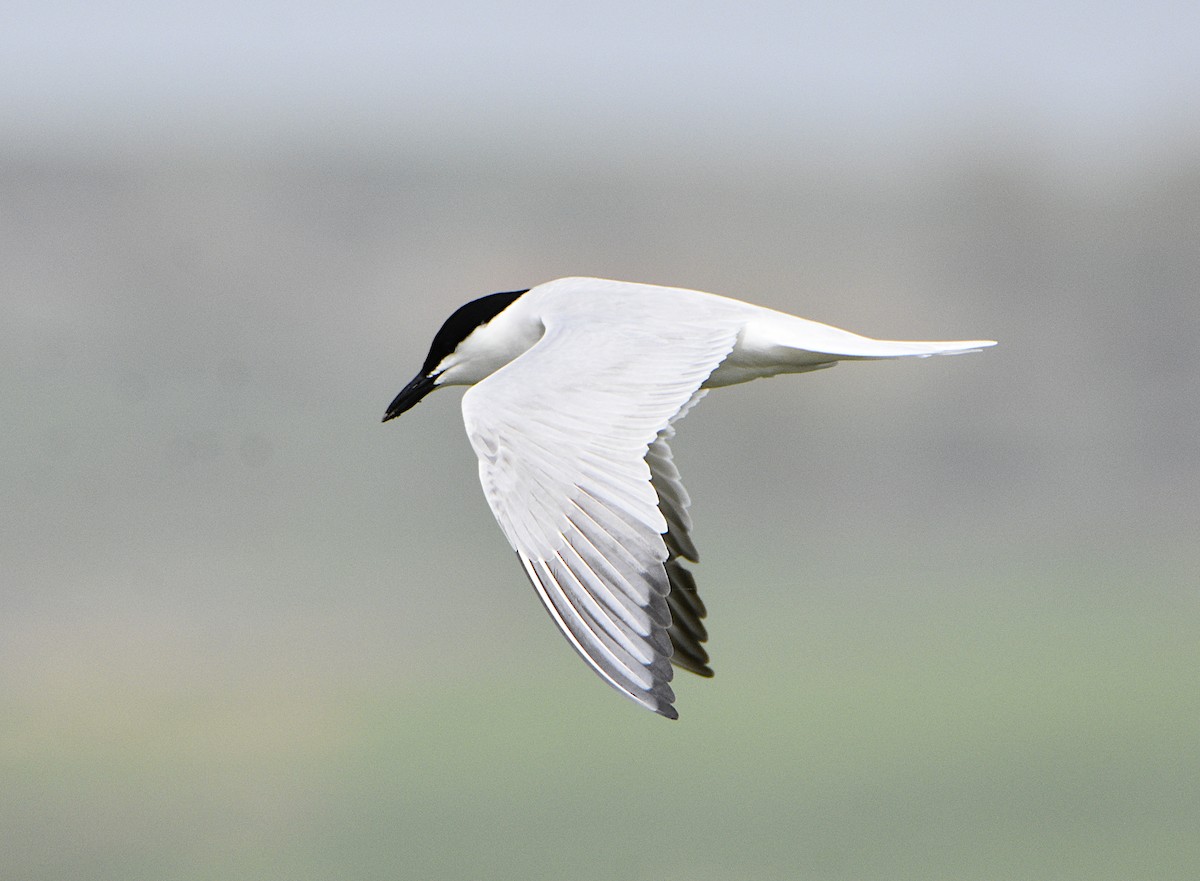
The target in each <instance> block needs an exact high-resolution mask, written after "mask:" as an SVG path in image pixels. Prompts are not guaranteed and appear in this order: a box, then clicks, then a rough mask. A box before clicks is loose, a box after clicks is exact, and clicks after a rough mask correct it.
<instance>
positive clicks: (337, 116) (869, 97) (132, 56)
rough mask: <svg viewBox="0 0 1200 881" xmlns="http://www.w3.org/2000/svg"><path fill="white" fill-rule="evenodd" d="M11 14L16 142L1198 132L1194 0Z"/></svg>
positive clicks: (757, 140)
mask: <svg viewBox="0 0 1200 881" xmlns="http://www.w3.org/2000/svg"><path fill="white" fill-rule="evenodd" d="M6 10H7V11H6V12H4V13H3V17H2V18H0V122H2V124H3V129H4V131H5V132H6V133H7V135H6V137H7V138H8V139H9V140H10V141H16V142H18V143H20V142H22V141H26V142H32V143H45V142H51V143H55V144H64V143H65V144H70V143H72V142H73V141H75V140H77V139H82V140H83V141H85V143H87V144H92V145H96V144H104V143H106V142H111V143H115V144H116V145H118V146H122V147H126V148H136V147H139V146H143V147H144V146H147V145H155V144H161V143H167V144H171V143H179V142H181V141H182V142H187V141H189V140H199V141H201V142H203V141H204V140H205V139H208V138H211V137H212V135H213V133H214V132H224V133H225V135H226V137H227V138H230V139H232V140H233V142H235V143H236V142H237V141H239V140H240V139H244V140H245V141H246V142H247V143H249V144H262V143H263V142H264V141H270V140H272V139H277V138H279V137H281V136H283V137H291V138H309V139H311V138H321V139H330V140H333V141H334V142H337V141H338V140H339V139H344V140H348V141H351V142H360V143H361V142H364V141H366V142H370V141H371V140H373V139H376V138H383V139H385V140H386V139H388V138H407V139H412V138H414V137H421V138H434V139H437V138H438V137H439V136H440V137H441V138H445V139H456V138H457V139H462V140H464V141H466V142H467V143H469V144H474V145H478V144H481V143H487V142H499V143H502V144H506V145H509V146H513V147H516V146H524V147H526V148H529V149H536V150H539V151H542V152H556V151H559V150H563V149H567V150H570V149H579V150H585V151H586V150H587V149H589V145H591V147H592V149H594V148H595V146H596V145H597V144H599V145H601V146H602V148H603V149H605V150H612V149H618V150H620V149H627V150H629V151H631V152H635V151H637V150H639V149H663V148H662V147H661V146H660V145H663V144H665V145H668V146H669V148H674V149H686V148H687V145H688V144H689V143H694V142H695V141H697V140H702V141H716V142H718V143H721V144H724V145H725V146H726V147H727V148H729V149H744V150H747V151H751V152H758V151H770V150H772V149H778V150H781V151H784V152H786V151H787V150H789V149H797V148H803V147H808V148H810V149H819V148H822V147H824V148H825V149H836V150H845V149H853V148H854V145H856V144H858V145H860V146H862V147H863V148H864V149H872V148H877V145H878V141H879V139H881V138H885V139H887V140H889V141H890V142H891V143H892V144H893V145H895V144H896V143H897V142H904V141H906V140H907V141H909V142H911V144H912V149H920V148H923V147H925V146H927V140H928V139H929V138H930V137H943V136H945V133H946V131H947V129H948V128H951V129H952V128H954V127H966V128H972V127H974V128H976V129H978V131H979V137H981V138H985V139H986V138H994V137H1003V136H1005V134H1006V133H1007V134H1010V135H1011V134H1012V132H1013V130H1015V131H1016V132H1017V133H1018V134H1020V135H1025V136H1029V135H1033V136H1041V137H1048V138H1050V139H1052V140H1054V141H1055V143H1057V144H1060V145H1061V147H1062V148H1063V149H1064V151H1066V150H1068V149H1069V148H1070V147H1071V146H1074V147H1076V148H1080V149H1082V148H1083V147H1084V146H1085V145H1086V148H1087V149H1088V150H1091V151H1106V150H1107V151H1117V152H1120V151H1128V150H1130V149H1137V148H1138V147H1139V146H1144V144H1145V143H1146V142H1147V141H1148V140H1154V139H1157V138H1162V137H1166V138H1177V137H1191V136H1194V135H1195V134H1196V132H1197V130H1198V129H1200V110H1197V106H1198V105H1197V102H1196V101H1195V100H1193V99H1194V96H1195V95H1196V94H1197V93H1200V53H1197V52H1196V51H1195V39H1194V36H1195V34H1196V33H1197V32H1198V30H1200V8H1198V7H1197V6H1196V5H1195V4H1191V3H1184V2H1150V3H1139V4H1120V3H1115V4H1094V3H1084V2H1077V0H1067V2H1055V3H1040V2H1030V0H1020V2H1015V3H1013V2H1008V3H997V2H985V3H976V4H957V3H946V2H932V3H930V2H923V3H916V4H886V3H872V2H863V0H854V2H848V3H839V4H829V5H824V6H816V5H802V6H799V7H798V6H797V5H795V4H792V3H775V2H765V3H751V4H738V3H719V2H699V3H679V2H668V3H653V4H646V3H630V2H614V3H602V4H593V3H589V4H562V3H551V2H521V3H509V4H499V5H497V4H492V3H483V2H461V0H460V2H451V3H372V2H351V3H348V4H326V3H316V2H312V0H302V2H299V3H283V2H273V0H268V2H257V3H250V4H244V3H230V2H217V3H203V4H202V3H182V4H160V3H150V2H130V3H111V2H99V3H54V2H51V3H39V2H20V3H9V4H6ZM864 142H865V144H864ZM76 146H78V144H76ZM893 148H894V147H893Z"/></svg>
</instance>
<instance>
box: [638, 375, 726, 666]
mask: <svg viewBox="0 0 1200 881" xmlns="http://www.w3.org/2000/svg"><path fill="white" fill-rule="evenodd" d="M706 394H707V392H706V391H703V390H702V391H698V392H696V394H694V395H693V396H692V399H691V400H690V401H688V403H687V404H686V405H685V406H684V407H683V409H681V410H680V411H679V412H678V413H676V414H675V415H674V416H673V417H671V421H670V423H668V424H667V426H666V427H665V428H663V429H662V431H660V432H659V433H658V437H656V438H655V439H654V443H652V444H650V450H649V452H647V453H646V463H647V464H648V465H649V466H650V483H651V484H652V485H653V486H654V491H655V492H656V493H657V494H658V509H659V510H660V511H661V512H662V514H663V517H664V518H665V519H666V521H667V531H666V534H665V535H664V536H663V539H664V541H665V542H666V545H667V554H668V556H667V561H666V563H665V566H666V570H667V580H668V581H669V582H670V584H671V591H670V593H668V594H667V606H668V608H669V609H670V611H671V626H670V627H669V628H667V634H668V635H669V636H670V637H671V647H672V648H673V649H674V653H673V654H672V655H671V663H672V664H674V665H675V666H676V667H682V668H683V669H684V670H690V671H691V672H692V673H696V674H698V675H700V676H712V675H713V671H712V668H710V667H709V666H708V660H709V658H708V652H707V651H705V649H704V642H705V641H706V640H707V639H708V631H707V630H706V629H705V627H704V616H705V615H706V614H707V611H706V610H705V608H704V603H703V601H702V600H701V599H700V594H699V593H698V591H697V589H696V579H695V578H694V577H693V575H692V573H691V571H689V570H688V568H687V567H686V566H684V565H683V561H684V560H690V561H691V562H693V563H698V562H700V554H699V552H698V551H697V550H696V545H695V544H694V543H693V542H692V536H691V531H692V518H691V517H690V516H689V515H688V510H687V509H688V506H689V505H690V504H691V501H692V500H691V497H690V496H689V495H688V492H687V490H686V489H684V486H683V481H682V479H681V478H680V475H679V469H678V468H676V467H675V461H674V459H673V458H672V456H671V447H670V446H669V445H668V442H669V441H670V440H671V438H673V437H674V436H675V423H676V422H678V421H679V420H680V419H682V418H683V417H684V416H686V415H687V413H688V411H689V410H691V409H692V407H694V406H695V405H696V403H697V402H698V401H699V400H700V399H701V398H702V397H704V395H706Z"/></svg>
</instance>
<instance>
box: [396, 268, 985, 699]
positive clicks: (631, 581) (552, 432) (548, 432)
mask: <svg viewBox="0 0 1200 881" xmlns="http://www.w3.org/2000/svg"><path fill="white" fill-rule="evenodd" d="M990 345H993V343H992V342H991V341H989V340H974V341H959V342H899V341H888V340H875V339H870V338H868V337H863V336H859V335H857V334H853V333H850V332H848V331H844V330H840V329H838V328H835V327H831V326H829V325H825V324H820V323H818V322H815V321H809V320H807V319H803V318H798V317H796V316H793V315H788V314H786V313H782V312H777V311H774V310H771V309H766V308H763V307H761V306H755V305H752V304H749V303H744V302H742V301H740V300H734V299H730V298H727V297H721V296H717V295H715V294H707V293H702V292H699V291H690V290H684V289H680V288H667V287H658V286H655V285H645V284H634V283H630V282H619V281H609V280H604V279H592V278H564V279H559V280H557V281H552V282H547V283H545V284H542V285H539V286H537V287H535V288H532V289H530V290H528V291H515V292H511V293H503V294H492V295H490V296H488V297H483V298H480V299H479V300H474V301H472V302H471V303H468V304H467V305H465V306H463V307H462V308H460V309H459V310H458V311H457V312H455V313H454V314H453V315H452V316H451V317H450V318H449V319H448V320H447V321H446V323H445V324H444V325H443V327H442V329H441V330H440V331H439V332H438V334H437V335H436V336H435V338H434V343H433V345H432V347H431V349H430V352H429V355H428V357H427V358H426V361H425V364H424V365H423V367H422V369H421V372H420V373H418V374H417V376H416V377H415V378H414V379H413V381H412V382H410V383H409V385H408V386H407V387H406V388H405V389H404V390H403V391H402V392H401V393H400V394H399V395H397V397H396V399H395V400H394V401H393V402H392V405H391V406H390V407H389V408H388V411H387V414H386V415H385V417H384V420H385V421H386V420H388V419H391V418H394V417H395V416H398V415H399V414H400V413H403V412H404V411H405V410H407V409H409V408H410V407H411V406H413V405H414V404H415V403H416V402H417V401H419V400H420V399H421V398H422V397H424V396H425V395H426V394H428V393H429V392H430V391H432V390H433V389H435V388H439V387H441V386H443V385H469V386H472V388H471V389H469V390H468V392H467V393H466V394H465V395H464V396H463V400H462V409H463V419H464V423H465V425H466V429H467V435H468V437H469V438H470V441H471V445H472V447H473V449H474V450H475V453H476V455H477V456H478V459H479V476H480V481H481V483H482V485H483V490H484V494H485V496H486V497H487V500H488V503H489V505H490V506H491V508H492V512H493V513H494V514H495V517H496V520H497V522H498V523H499V525H500V528H501V530H502V531H503V532H504V535H505V537H506V538H507V539H508V541H509V543H510V544H511V545H512V547H513V548H514V550H516V552H517V555H518V557H519V558H520V560H521V563H522V565H523V566H524V568H525V572H526V574H527V575H528V577H529V579H530V581H531V582H532V583H533V586H534V588H535V589H536V590H537V592H538V595H539V596H540V597H541V599H542V602H543V604H544V605H545V607H546V609H547V611H548V612H549V613H550V616H551V618H552V619H553V620H554V621H555V623H556V624H557V625H558V627H559V629H560V630H561V631H562V632H563V634H564V635H565V636H566V637H567V639H568V641H569V642H570V643H571V644H572V645H573V646H574V647H575V649H576V650H577V651H578V652H579V654H580V655H581V656H582V657H583V658H584V660H585V661H587V663H588V664H589V665H590V666H591V667H592V669H593V670H595V671H596V672H597V673H598V674H599V675H600V676H601V677H602V678H603V679H604V680H605V681H607V682H608V683H609V684H610V685H611V686H612V687H613V688H615V689H616V690H617V691H619V692H621V693H622V694H624V695H626V696H627V697H630V698H631V699H633V700H634V701H636V702H638V703H640V704H642V705H643V706H646V707H648V708H650V709H652V710H654V711H655V712H658V713H660V714H662V715H665V716H668V717H670V718H675V717H676V716H677V713H676V711H675V709H674V707H673V703H674V693H673V692H672V690H671V687H670V684H669V683H670V681H671V678H672V670H671V664H672V663H675V665H676V666H680V667H683V668H685V669H688V670H691V671H693V672H696V673H699V674H701V675H712V671H711V669H710V668H709V667H708V655H707V653H706V652H705V650H704V648H703V643H704V642H705V640H706V639H707V633H706V631H705V628H704V625H703V623H702V619H703V618H704V614H705V612H704V605H703V603H702V602H701V601H700V598H699V595H698V593H697V591H696V587H695V581H694V579H693V577H692V575H691V572H690V571H689V570H688V569H687V568H686V567H685V566H684V561H685V560H690V561H692V562H695V561H696V559H697V554H696V549H695V546H694V544H693V543H692V540H691V536H690V530H691V520H690V517H689V515H688V506H689V504H690V499H689V497H688V495H687V492H686V490H685V489H684V488H683V484H682V482H681V480H680V477H679V472H678V469H676V467H675V465H674V462H673V460H672V457H671V451H670V446H669V442H670V440H671V438H672V437H673V436H674V433H675V424H676V423H677V422H678V420H679V419H681V418H683V416H684V415H686V413H687V412H688V411H689V410H690V409H691V407H692V406H694V405H695V403H696V402H697V401H698V400H699V399H700V398H701V397H702V396H703V395H704V394H705V393H706V392H707V390H708V389H711V388H719V387H723V386H728V385H733V384H736V383H741V382H748V381H750V380H752V379H758V378H762V377H767V376H774V375H777V374H780V373H803V372H807V371H810V370H817V369H820V368H823V367H829V366H832V365H833V364H834V363H836V362H837V361H839V360H874V359H886V358H900V357H909V356H918V357H922V356H927V355H934V354H955V353H960V352H968V351H974V350H977V349H980V348H983V347H986V346H990Z"/></svg>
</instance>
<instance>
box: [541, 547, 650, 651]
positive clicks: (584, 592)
mask: <svg viewBox="0 0 1200 881" xmlns="http://www.w3.org/2000/svg"><path fill="white" fill-rule="evenodd" d="M568 549H569V548H568ZM573 556H574V557H575V559H576V560H579V557H578V555H577V554H575V555H573ZM556 559H557V560H558V562H559V564H560V565H559V566H558V567H554V569H553V570H552V571H555V575H556V577H555V580H556V581H557V582H558V584H559V586H560V587H562V589H563V592H564V593H565V594H566V595H567V597H568V599H570V600H571V604H572V605H573V606H575V607H576V608H577V609H579V610H580V611H581V612H583V613H586V614H587V616H588V618H590V619H591V620H592V622H593V623H595V624H596V625H597V626H598V627H599V628H600V630H602V631H603V632H604V633H607V634H608V635H609V637H611V638H612V640H613V641H614V642H615V643H616V644H617V645H618V646H620V647H621V648H622V649H624V650H625V651H626V652H627V653H628V654H629V655H631V656H632V657H633V658H634V659H635V660H636V661H637V662H638V663H639V664H641V665H642V666H645V665H647V664H650V663H652V662H653V661H654V659H655V657H656V656H657V654H656V652H655V650H654V649H655V648H656V647H655V646H654V645H653V644H652V643H649V640H647V639H645V637H644V636H643V635H642V634H640V633H638V632H637V630H635V629H634V626H633V625H631V624H630V623H629V622H627V621H624V620H622V616H621V615H620V612H619V610H620V608H621V607H620V604H619V603H614V604H613V605H609V604H608V603H606V602H602V601H601V600H600V599H599V598H598V597H597V596H596V594H595V593H593V590H594V588H595V587H596V586H599V587H600V588H601V589H602V590H604V591H605V593H606V594H608V591H607V588H606V587H605V586H604V585H603V584H602V583H601V584H599V585H597V584H596V583H595V580H593V579H589V581H591V582H592V583H591V584H585V583H584V579H585V577H586V576H585V575H584V574H583V573H582V572H576V571H575V568H574V567H572V566H571V564H570V563H569V562H568V561H567V559H566V557H564V556H563V554H562V553H561V552H559V553H558V554H557V555H556ZM579 562H580V563H582V560H579ZM577 565H578V564H577ZM560 568H561V572H559V571H558V570H559V569H560ZM579 568H581V569H582V568H586V567H583V566H580V567H579ZM593 575H594V574H593ZM610 596H611V595H610ZM613 606H615V607H616V608H614V607H613ZM652 632H653V631H652V630H651V631H650V633H652ZM650 633H647V634H645V636H646V637H648V636H650ZM648 643H649V644H648ZM667 654H670V651H669V648H668V651H667Z"/></svg>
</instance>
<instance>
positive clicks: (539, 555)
mask: <svg viewBox="0 0 1200 881" xmlns="http://www.w3.org/2000/svg"><path fill="white" fill-rule="evenodd" d="M620 299H621V302H620V303H614V302H612V301H611V300H605V301H599V300H598V299H597V300H594V299H591V298H576V299H574V300H573V301H572V304H571V307H570V308H569V309H567V308H558V309H556V308H555V307H554V304H553V303H552V302H551V303H547V304H546V306H545V307H544V309H543V313H542V316H541V317H542V321H543V324H544V326H545V333H544V335H543V336H542V338H541V339H540V340H539V341H538V342H537V343H535V344H534V346H533V347H532V348H530V349H529V350H528V351H527V352H526V353H525V354H523V355H521V356H520V357H518V358H516V359H515V360H513V361H511V362H509V363H508V364H507V365H505V366H504V367H502V368H501V369H499V370H497V371H496V372H495V373H493V374H492V375H491V376H489V377H488V378H487V379H485V380H483V381H482V382H480V383H478V384H477V385H475V386H474V387H473V388H471V389H470V390H469V391H468V392H467V393H466V395H464V397H463V418H464V421H465V423H466V428H467V434H468V436H469V438H470V440H471V445H472V447H473V448H474V449H475V452H476V455H478V457H479V477H480V481H481V482H482V484H483V491H484V494H485V495H486V497H487V500H488V504H489V505H490V506H491V508H492V513H493V514H495V516H496V520H497V522H498V523H499V524H500V528H501V529H502V530H503V532H504V534H505V536H506V537H507V538H508V541H509V543H510V544H511V545H512V546H513V548H514V549H515V550H516V552H517V555H518V557H520V560H521V563H522V564H523V566H524V567H525V572H526V574H527V575H528V576H529V580H530V581H531V582H532V583H533V586H534V588H535V589H536V590H537V593H538V596H539V597H541V600H542V602H543V604H544V605H545V606H546V609H547V611H549V613H550V616H551V618H553V619H554V622H555V623H556V624H557V625H558V627H559V629H560V630H562V632H563V634H564V635H565V636H566V637H567V639H568V640H569V641H570V643H571V645H573V646H574V647H575V649H576V650H577V651H578V652H579V654H580V655H582V656H583V658H584V660H585V661H587V663H588V664H589V665H590V666H591V667H592V669H593V670H595V671H596V672H597V673H598V674H599V675H600V676H601V677H602V678H603V679H604V680H605V681H606V682H608V683H609V685H611V686H612V687H613V688H615V689H616V690H617V691H619V692H621V693H623V694H625V695H626V696H628V697H630V698H631V699H633V700H634V701H636V702H637V703H639V704H642V705H643V706H645V707H647V708H649V709H651V710H654V711H655V712H657V713H660V714H662V715H664V716H667V717H669V718H676V717H677V715H678V714H677V713H676V711H675V709H674V707H672V706H671V704H672V703H673V702H674V700H675V695H674V693H673V692H672V691H671V687H670V684H669V683H670V680H671V675H672V670H671V660H670V659H671V655H672V627H673V626H674V628H675V630H674V632H675V633H676V634H679V635H680V636H679V645H680V646H681V647H682V648H683V649H684V651H683V652H682V654H683V655H684V658H683V659H682V660H687V657H688V655H689V654H690V655H691V656H692V657H694V660H692V661H691V662H690V664H689V663H683V664H682V665H683V666H693V667H694V666H699V667H701V668H704V661H703V660H702V659H703V657H704V656H703V654H702V652H703V649H700V651H699V652H696V651H695V649H696V648H699V642H700V641H701V640H702V639H703V638H704V637H703V629H702V628H699V629H698V627H697V625H698V623H699V615H698V614H697V612H699V614H702V613H703V607H702V606H698V597H695V591H694V582H690V576H689V575H687V573H686V570H683V569H682V566H679V565H677V558H678V557H679V556H681V555H685V556H686V555H687V554H692V555H694V549H692V548H691V541H690V539H689V538H688V526H689V525H690V522H689V520H688V517H687V512H686V508H687V495H686V493H685V492H684V491H683V487H682V484H680V482H679V479H678V471H677V470H675V468H674V465H673V464H671V457H670V450H669V448H668V447H667V445H666V440H667V438H668V437H669V436H670V433H671V429H670V424H671V421H672V418H673V417H675V416H677V415H679V414H680V413H681V411H685V410H686V408H687V407H688V406H689V404H690V403H692V402H694V400H695V398H696V393H697V391H698V389H699V388H700V385H701V383H703V382H704V380H705V379H706V378H707V377H708V376H709V374H711V373H712V371H713V370H714V369H715V368H716V367H717V365H718V364H720V362H721V360H722V359H723V358H724V357H725V356H726V355H727V354H728V353H729V352H730V351H731V350H732V348H733V346H734V343H735V341H736V338H737V331H738V327H737V325H736V324H734V323H731V322H728V321H722V320H715V318H716V316H712V315H706V312H705V310H704V309H703V308H699V309H697V310H696V311H695V313H694V314H691V315H683V316H681V315H680V314H679V313H678V312H677V311H675V310H665V311H664V309H665V307H664V305H663V304H661V303H658V302H657V301H655V300H654V299H653V298H644V297H643V298H629V299H628V300H627V301H626V300H625V299H624V298H620ZM706 318H707V319H708V320H706ZM648 460H649V461H648ZM652 478H653V479H656V482H652ZM664 534H666V535H667V536H668V538H667V539H666V540H664V537H663V536H664ZM668 543H670V545H671V546H672V547H674V548H676V549H677V550H676V552H672V551H671V550H670V549H669V547H668ZM679 572H683V573H684V574H683V575H680V574H679ZM673 581H675V583H678V584H680V585H682V586H684V588H685V590H684V591H683V593H681V594H680V596H679V597H677V598H676V600H671V599H670V596H669V595H670V592H671V590H672V582H673ZM689 586H690V594H688V592H687V589H686V588H688V587H689ZM673 609H679V610H680V613H679V621H680V622H682V623H678V622H677V623H675V624H674V625H673V624H672V614H671V613H672V610H673ZM689 614H690V619H689ZM693 622H694V623H693ZM705 669H706V668H705Z"/></svg>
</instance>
